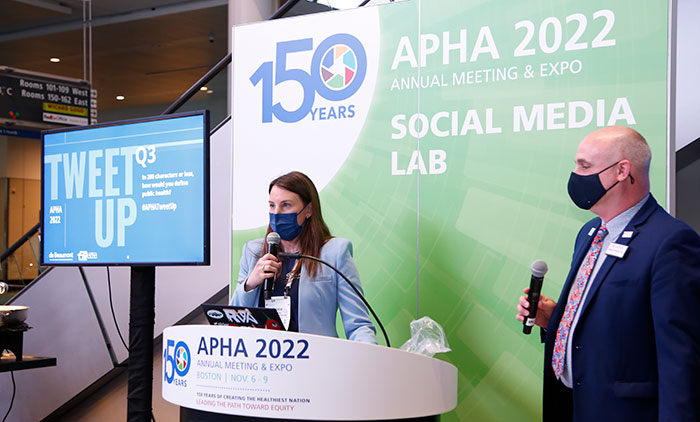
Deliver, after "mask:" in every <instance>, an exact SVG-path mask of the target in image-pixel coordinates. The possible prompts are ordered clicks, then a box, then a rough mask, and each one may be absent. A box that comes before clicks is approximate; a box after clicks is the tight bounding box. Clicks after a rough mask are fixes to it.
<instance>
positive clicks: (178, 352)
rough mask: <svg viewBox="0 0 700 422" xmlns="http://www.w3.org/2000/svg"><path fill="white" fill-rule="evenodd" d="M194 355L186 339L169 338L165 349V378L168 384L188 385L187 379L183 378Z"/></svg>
mask: <svg viewBox="0 0 700 422" xmlns="http://www.w3.org/2000/svg"><path fill="white" fill-rule="evenodd" d="M191 362H192V355H191V354H190V348H189V347H188V346H187V343H185V342H184V341H178V342H177V343H175V340H168V342H167V345H166V347H165V348H164V349H163V379H164V380H165V382H167V383H168V384H173V383H174V384H175V385H180V386H183V387H186V386H187V381H186V380H184V379H181V378H182V377H184V376H185V375H187V373H188V372H189V370H190V364H191Z"/></svg>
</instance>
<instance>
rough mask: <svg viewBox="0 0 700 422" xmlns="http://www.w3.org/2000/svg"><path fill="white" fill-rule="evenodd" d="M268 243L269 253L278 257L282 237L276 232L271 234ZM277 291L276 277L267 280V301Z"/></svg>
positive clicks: (265, 287)
mask: <svg viewBox="0 0 700 422" xmlns="http://www.w3.org/2000/svg"><path fill="white" fill-rule="evenodd" d="M265 240H266V241H267V253H269V254H272V255H274V256H275V257H277V255H278V254H279V251H280V235H279V234H277V233H275V232H270V234H268V235H267V238H265ZM274 290H275V276H274V275H273V276H272V277H268V278H266V279H265V285H264V286H263V291H264V292H265V300H268V299H270V298H272V292H273V291H274Z"/></svg>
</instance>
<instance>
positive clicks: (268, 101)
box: [250, 34, 367, 123]
mask: <svg viewBox="0 0 700 422" xmlns="http://www.w3.org/2000/svg"><path fill="white" fill-rule="evenodd" d="M311 50H313V55H312V57H311V67H310V71H308V72H307V71H306V70H305V69H299V68H288V66H287V59H288V57H289V55H291V54H295V53H300V52H305V51H311ZM366 71H367V54H366V53H365V49H364V47H363V46H362V43H361V42H360V40H358V39H357V38H355V37H354V36H352V35H350V34H334V35H331V36H329V37H328V38H326V39H325V40H323V41H321V43H320V44H319V45H318V46H317V47H316V49H314V45H313V39H312V38H302V39H298V40H291V41H282V42H278V43H277V47H276V54H275V61H274V62H273V61H267V62H264V63H262V64H261V65H260V66H259V67H258V68H257V69H256V70H255V72H254V73H253V75H252V76H251V77H250V82H251V83H252V84H253V86H258V84H260V85H261V88H262V122H263V123H270V122H272V117H273V116H274V117H275V118H276V119H277V120H279V121H281V122H285V123H295V122H298V121H300V120H302V119H303V118H305V117H306V116H308V115H309V113H311V116H312V119H313V120H325V119H329V118H338V119H341V118H352V117H354V115H355V110H354V108H355V106H354V104H339V105H332V106H330V107H323V108H314V102H315V99H316V94H318V95H320V96H321V97H323V98H325V99H326V100H328V101H331V102H340V101H344V100H347V99H348V98H350V97H351V96H352V95H353V94H355V92H357V90H358V89H359V88H360V86H362V82H363V81H364V79H365V74H366ZM285 82H286V83H296V84H299V85H300V86H301V88H302V90H303V98H302V101H301V105H300V106H299V107H298V108H296V109H287V108H285V107H284V106H283V105H282V103H281V102H280V101H277V102H275V103H274V104H273V101H274V95H273V94H274V89H275V87H277V86H278V85H280V84H282V83H285ZM292 102H293V101H292Z"/></svg>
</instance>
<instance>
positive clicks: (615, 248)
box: [605, 243, 629, 258]
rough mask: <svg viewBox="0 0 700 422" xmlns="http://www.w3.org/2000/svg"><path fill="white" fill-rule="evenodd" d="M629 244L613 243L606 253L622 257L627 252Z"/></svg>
mask: <svg viewBox="0 0 700 422" xmlns="http://www.w3.org/2000/svg"><path fill="white" fill-rule="evenodd" d="M627 248H629V246H627V245H620V244H619V243H611V244H610V246H608V249H607V250H606V251H605V254H606V255H611V256H614V257H617V258H622V257H624V256H625V254H626V253H627Z"/></svg>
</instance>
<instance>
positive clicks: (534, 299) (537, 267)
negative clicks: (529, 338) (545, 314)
mask: <svg viewBox="0 0 700 422" xmlns="http://www.w3.org/2000/svg"><path fill="white" fill-rule="evenodd" d="M547 270H548V268H547V263H546V262H544V261H542V260H541V259H538V260H537V261H535V262H533V263H532V265H531V266H530V271H531V272H532V276H531V277H530V292H529V293H528V294H527V301H528V303H529V304H530V307H529V308H528V310H529V311H530V315H528V317H527V318H525V320H523V333H525V334H530V332H531V331H532V326H533V325H535V317H536V316H537V304H538V303H539V302H540V292H541V291H542V282H543V281H544V275H545V274H547Z"/></svg>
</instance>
